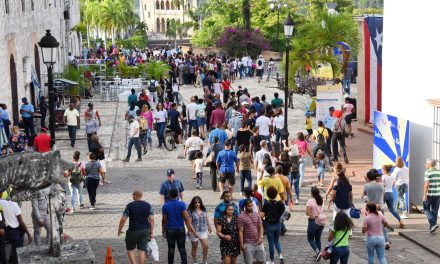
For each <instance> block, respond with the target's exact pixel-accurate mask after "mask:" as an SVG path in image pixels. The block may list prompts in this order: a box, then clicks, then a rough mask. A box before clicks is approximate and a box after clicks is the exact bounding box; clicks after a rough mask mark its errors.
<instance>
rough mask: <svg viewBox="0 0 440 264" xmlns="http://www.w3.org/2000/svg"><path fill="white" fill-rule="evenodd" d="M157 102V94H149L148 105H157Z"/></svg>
mask: <svg viewBox="0 0 440 264" xmlns="http://www.w3.org/2000/svg"><path fill="white" fill-rule="evenodd" d="M158 102H159V97H158V96H157V92H150V105H152V106H153V105H157V103H158Z"/></svg>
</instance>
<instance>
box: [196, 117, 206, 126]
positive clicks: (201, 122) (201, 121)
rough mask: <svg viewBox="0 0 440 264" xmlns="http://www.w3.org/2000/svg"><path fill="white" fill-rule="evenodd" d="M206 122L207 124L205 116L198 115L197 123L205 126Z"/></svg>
mask: <svg viewBox="0 0 440 264" xmlns="http://www.w3.org/2000/svg"><path fill="white" fill-rule="evenodd" d="M205 124H206V119H205V118H201V117H197V125H199V126H204V125H205Z"/></svg>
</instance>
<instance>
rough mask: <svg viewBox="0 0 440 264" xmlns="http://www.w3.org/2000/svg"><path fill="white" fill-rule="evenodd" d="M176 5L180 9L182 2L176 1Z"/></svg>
mask: <svg viewBox="0 0 440 264" xmlns="http://www.w3.org/2000/svg"><path fill="white" fill-rule="evenodd" d="M176 7H177V10H180V2H179V1H177V2H176Z"/></svg>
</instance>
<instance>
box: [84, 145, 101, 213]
mask: <svg viewBox="0 0 440 264" xmlns="http://www.w3.org/2000/svg"><path fill="white" fill-rule="evenodd" d="M82 173H83V175H84V176H85V177H86V178H85V182H86V186H87V192H88V193H89V201H90V210H91V211H93V210H95V209H96V207H95V204H96V190H97V189H98V186H99V175H101V176H102V175H104V171H103V170H102V167H101V164H100V163H99V161H97V160H96V156H95V154H93V153H89V161H88V162H87V163H86V164H85V165H84V167H83V168H82Z"/></svg>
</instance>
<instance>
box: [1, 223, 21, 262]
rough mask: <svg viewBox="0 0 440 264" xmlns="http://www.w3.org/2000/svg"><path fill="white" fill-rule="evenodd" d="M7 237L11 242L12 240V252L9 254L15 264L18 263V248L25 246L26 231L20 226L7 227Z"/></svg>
mask: <svg viewBox="0 0 440 264" xmlns="http://www.w3.org/2000/svg"><path fill="white" fill-rule="evenodd" d="M6 239H7V240H9V242H11V254H10V255H9V259H10V260H11V262H12V263H13V264H18V257H17V248H19V247H23V242H24V233H23V231H22V230H21V228H20V227H17V228H11V227H7V228H6ZM3 244H4V241H3ZM5 258H6V257H5Z"/></svg>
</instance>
